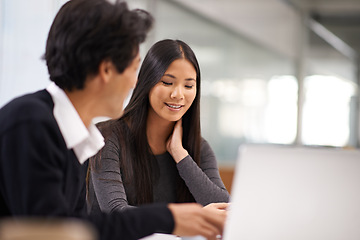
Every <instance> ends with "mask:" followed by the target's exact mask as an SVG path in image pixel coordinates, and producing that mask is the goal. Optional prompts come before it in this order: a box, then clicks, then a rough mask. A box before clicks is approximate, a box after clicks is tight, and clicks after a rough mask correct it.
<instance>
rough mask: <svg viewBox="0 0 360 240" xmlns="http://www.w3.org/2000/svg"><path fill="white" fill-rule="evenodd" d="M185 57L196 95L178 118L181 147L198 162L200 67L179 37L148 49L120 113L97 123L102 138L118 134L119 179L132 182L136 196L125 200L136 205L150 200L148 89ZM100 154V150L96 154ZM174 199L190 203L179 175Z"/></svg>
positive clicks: (150, 170)
mask: <svg viewBox="0 0 360 240" xmlns="http://www.w3.org/2000/svg"><path fill="white" fill-rule="evenodd" d="M183 58H184V59H186V60H188V61H189V62H190V63H191V64H192V65H193V66H194V68H195V71H196V97H195V99H194V101H193V103H192V105H191V107H190V108H189V109H188V111H187V112H186V113H185V114H184V116H183V117H182V122H183V123H182V124H183V146H184V148H185V149H186V150H187V151H188V153H189V154H190V156H191V157H192V158H193V159H194V161H195V162H196V163H197V164H198V165H199V163H200V142H201V131H200V69H199V64H198V62H197V59H196V57H195V54H194V52H193V51H192V50H191V48H190V47H189V46H188V45H187V44H186V43H184V42H182V41H180V40H170V39H166V40H162V41H159V42H157V43H155V44H154V45H153V46H152V47H151V48H150V50H149V51H148V53H147V55H146V56H145V59H144V61H143V63H142V66H141V68H140V72H139V76H138V82H137V85H136V87H135V89H134V91H133V94H132V97H131V99H130V102H129V104H128V105H127V107H126V108H125V110H124V114H123V116H122V117H121V118H120V119H118V120H112V121H108V122H105V123H101V124H100V126H99V127H100V130H101V131H102V132H103V134H104V137H105V139H106V138H107V137H108V136H109V135H110V134H115V136H120V137H119V138H118V139H119V145H120V146H121V147H120V148H121V151H120V152H121V153H120V159H121V160H120V169H121V172H122V178H123V181H124V182H125V183H126V182H129V183H131V184H134V185H135V187H134V189H135V193H136V199H128V200H129V202H133V203H132V204H135V205H139V204H145V203H151V202H153V189H152V185H153V181H154V179H153V177H152V176H153V175H154V172H153V171H156V169H152V168H153V167H152V162H153V161H154V155H153V154H152V151H151V148H150V146H149V143H148V141H147V135H146V122H147V115H148V111H149V107H150V103H149V92H150V90H151V89H152V88H153V87H154V86H155V85H156V84H157V83H158V82H159V81H160V79H161V78H162V77H163V75H164V73H165V71H166V70H167V69H168V67H169V65H170V64H171V63H172V62H173V61H175V60H177V59H183ZM100 154H101V153H100ZM177 201H178V202H193V201H194V198H193V196H192V195H191V193H190V191H189V189H188V188H187V187H186V185H185V182H184V181H183V180H182V179H181V178H180V177H179V178H178V184H177Z"/></svg>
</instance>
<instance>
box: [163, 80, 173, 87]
mask: <svg viewBox="0 0 360 240" xmlns="http://www.w3.org/2000/svg"><path fill="white" fill-rule="evenodd" d="M161 82H162V83H163V84H164V85H166V86H170V85H172V83H171V82H165V81H161Z"/></svg>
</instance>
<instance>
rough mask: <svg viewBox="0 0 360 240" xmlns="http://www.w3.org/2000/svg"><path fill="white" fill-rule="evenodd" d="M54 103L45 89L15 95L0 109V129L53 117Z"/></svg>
mask: <svg viewBox="0 0 360 240" xmlns="http://www.w3.org/2000/svg"><path fill="white" fill-rule="evenodd" d="M53 108H54V103H53V101H52V98H51V96H50V94H49V93H48V92H47V91H46V90H40V91H38V92H35V93H30V94H26V95H23V96H20V97H17V98H15V99H13V100H11V101H10V102H9V103H7V104H6V105H5V106H3V107H2V108H1V109H0V126H1V127H0V129H3V130H4V129H6V128H9V127H11V126H13V125H15V124H18V123H21V122H31V121H47V120H50V119H53V114H52V112H53Z"/></svg>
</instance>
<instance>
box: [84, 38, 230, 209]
mask: <svg viewBox="0 0 360 240" xmlns="http://www.w3.org/2000/svg"><path fill="white" fill-rule="evenodd" d="M99 128H100V130H101V131H102V133H103V135H104V137H105V141H106V144H105V147H104V148H103V149H102V150H101V151H100V152H99V154H98V155H96V156H95V157H93V158H92V159H91V170H90V174H89V192H88V197H89V198H88V204H89V210H90V211H96V212H100V210H101V211H103V212H111V211H114V210H123V209H126V208H128V207H133V206H137V205H141V204H146V203H152V202H198V203H200V204H202V205H203V206H205V205H208V204H210V203H215V202H228V201H229V193H228V192H227V190H226V188H225V186H224V184H223V182H222V180H221V178H220V175H219V172H218V168H217V163H216V159H215V155H214V153H213V151H212V149H211V148H210V146H209V144H208V143H207V142H206V140H204V139H203V138H202V137H201V133H200V70H199V65H198V62H197V60H196V57H195V55H194V53H193V51H192V50H191V49H190V47H189V46H188V45H187V44H185V43H184V42H182V41H179V40H162V41H159V42H157V43H156V44H154V45H153V46H152V47H151V49H150V50H149V52H148V53H147V55H146V57H145V59H144V62H143V64H142V66H141V69H140V72H139V77H138V82H137V85H136V87H135V89H134V92H133V95H132V97H131V99H130V102H129V104H128V105H127V107H126V108H125V110H124V114H123V116H122V117H121V118H120V119H118V120H112V121H107V122H103V123H100V124H99ZM225 206H226V205H225ZM219 208H222V207H219Z"/></svg>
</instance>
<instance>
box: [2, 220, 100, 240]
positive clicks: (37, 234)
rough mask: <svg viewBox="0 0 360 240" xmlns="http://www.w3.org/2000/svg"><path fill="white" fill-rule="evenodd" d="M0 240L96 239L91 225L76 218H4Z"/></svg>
mask: <svg viewBox="0 0 360 240" xmlns="http://www.w3.org/2000/svg"><path fill="white" fill-rule="evenodd" d="M0 240H97V233H96V231H95V229H93V227H92V226H91V225H90V224H88V223H86V222H83V221H80V220H78V219H60V218H59V219H58V218H56V219H49V218H6V219H2V220H1V221H0Z"/></svg>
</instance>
